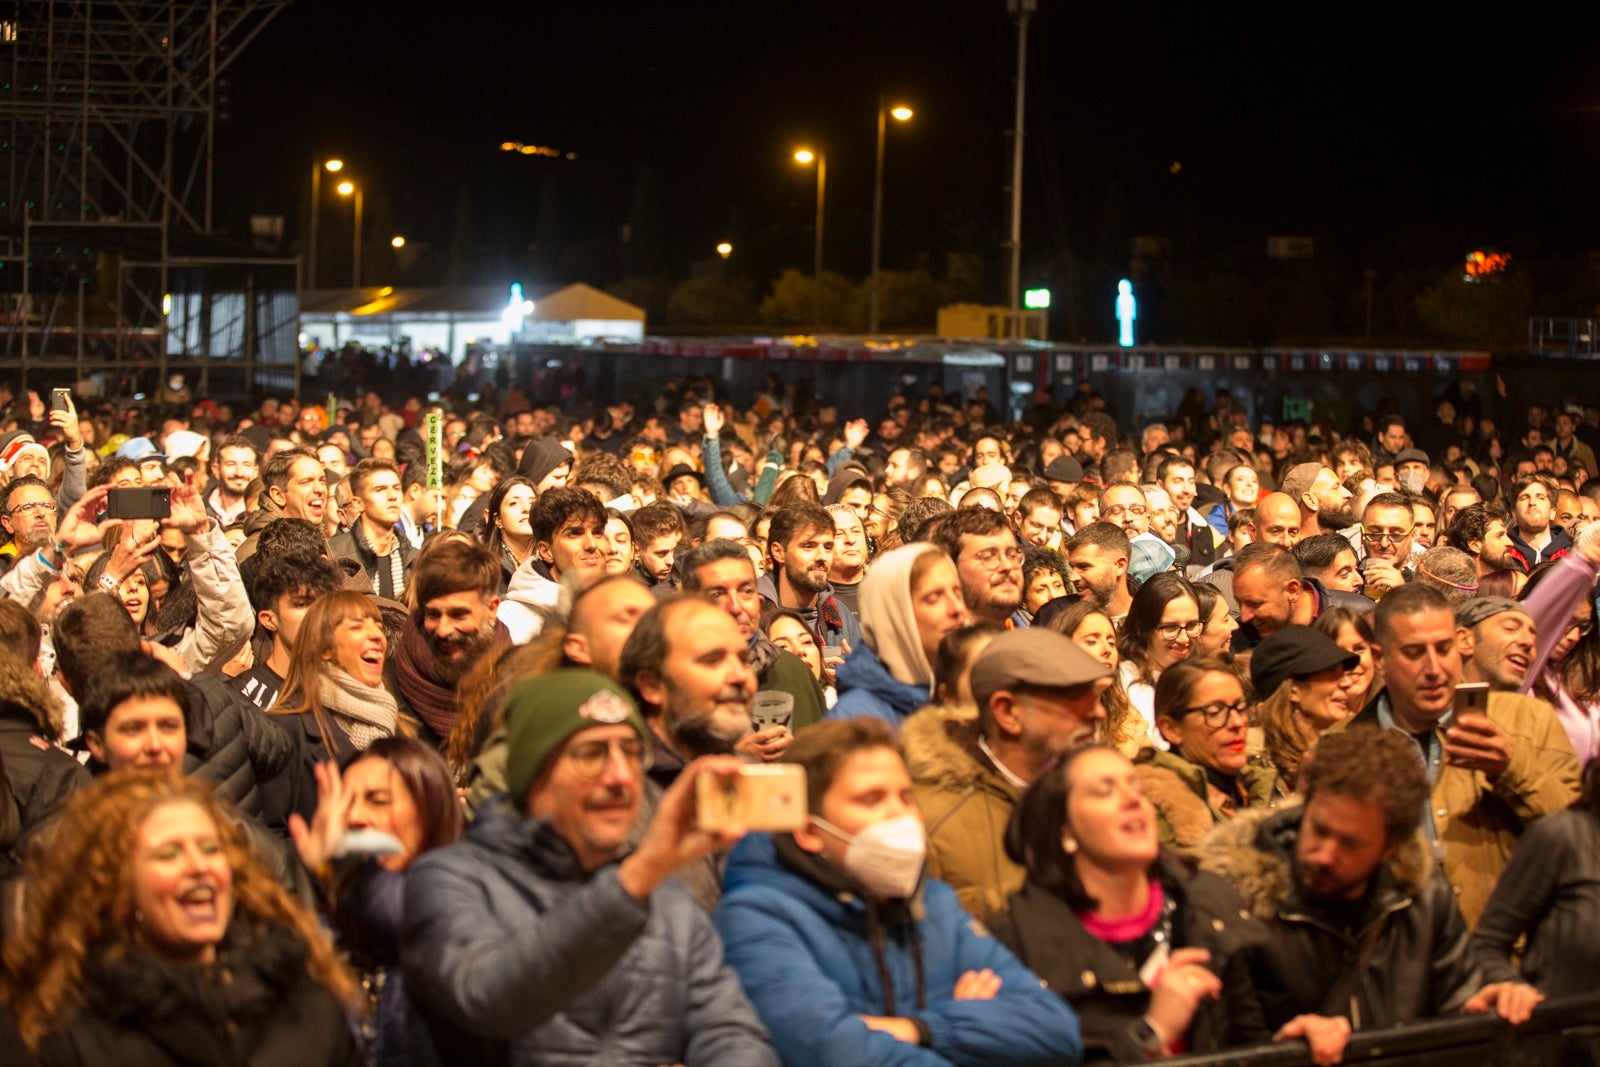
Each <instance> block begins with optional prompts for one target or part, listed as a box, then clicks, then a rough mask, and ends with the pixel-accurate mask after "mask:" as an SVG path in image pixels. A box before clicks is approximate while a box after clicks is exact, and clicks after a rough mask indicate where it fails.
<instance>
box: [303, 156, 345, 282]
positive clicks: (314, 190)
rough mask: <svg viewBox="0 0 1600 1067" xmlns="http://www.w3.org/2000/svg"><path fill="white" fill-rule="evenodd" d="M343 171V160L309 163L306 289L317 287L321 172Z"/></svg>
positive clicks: (333, 172) (313, 161) (335, 172)
mask: <svg viewBox="0 0 1600 1067" xmlns="http://www.w3.org/2000/svg"><path fill="white" fill-rule="evenodd" d="M343 169H344V160H342V159H328V160H324V161H323V162H322V163H321V164H320V165H319V164H318V163H317V161H316V160H312V161H311V236H310V239H309V240H308V241H307V242H306V243H307V245H308V246H309V247H308V248H307V249H306V288H307V289H315V288H316V287H317V212H318V209H319V208H321V207H322V172H323V171H327V172H328V173H329V174H337V173H339V172H340V171H341V170H343Z"/></svg>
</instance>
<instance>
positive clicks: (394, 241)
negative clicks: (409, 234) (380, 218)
mask: <svg viewBox="0 0 1600 1067" xmlns="http://www.w3.org/2000/svg"><path fill="white" fill-rule="evenodd" d="M389 246H390V247H391V248H404V247H405V246H406V239H405V238H404V237H401V236H400V235H399V234H396V235H395V236H393V237H391V238H389Z"/></svg>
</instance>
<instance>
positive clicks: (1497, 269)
mask: <svg viewBox="0 0 1600 1067" xmlns="http://www.w3.org/2000/svg"><path fill="white" fill-rule="evenodd" d="M1510 265H1511V253H1509V252H1468V253H1467V275H1466V280H1467V281H1475V280H1477V279H1479V278H1483V277H1487V276H1488V275H1490V274H1503V273H1505V271H1506V269H1507V268H1508V267H1509V266H1510Z"/></svg>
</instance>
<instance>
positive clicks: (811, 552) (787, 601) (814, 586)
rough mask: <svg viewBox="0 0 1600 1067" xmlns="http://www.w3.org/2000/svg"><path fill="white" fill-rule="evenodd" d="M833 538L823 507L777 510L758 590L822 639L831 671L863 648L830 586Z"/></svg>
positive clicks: (857, 628)
mask: <svg viewBox="0 0 1600 1067" xmlns="http://www.w3.org/2000/svg"><path fill="white" fill-rule="evenodd" d="M836 536H837V527H835V525H834V522H833V516H832V515H830V514H828V509H827V508H824V507H823V506H822V505H821V504H811V503H798V504H790V505H789V506H788V507H786V508H783V509H781V510H779V512H778V513H777V514H776V515H774V516H773V517H772V523H771V524H770V525H769V526H768V527H767V555H768V557H769V558H770V559H771V560H772V569H771V570H769V571H768V572H767V573H766V574H765V575H763V576H762V578H761V581H760V582H758V583H757V585H756V589H757V590H758V591H759V592H760V593H761V596H762V597H763V598H764V599H765V600H767V601H768V602H770V603H772V604H776V605H777V606H778V607H780V608H791V609H793V610H794V611H797V612H799V613H800V617H801V618H802V619H804V620H805V622H806V625H807V626H809V627H811V628H812V629H813V630H814V631H816V633H817V634H818V636H820V637H821V638H822V645H823V651H822V654H823V657H824V658H825V659H827V660H828V661H829V662H830V664H831V665H832V666H835V667H837V666H838V665H839V662H840V661H842V660H843V659H844V657H845V656H847V655H849V654H850V650H851V649H852V648H855V647H857V646H858V645H860V644H861V624H860V623H858V622H857V621H856V617H855V613H854V612H852V611H851V610H850V609H849V608H847V607H845V606H844V604H843V603H841V602H840V600H839V598H838V597H836V596H834V595H833V586H832V585H830V584H829V583H828V571H829V570H830V569H832V567H833V551H834V544H835V538H836ZM1018 580H1019V581H1020V577H1019V579H1018ZM1019 603H1020V598H1019Z"/></svg>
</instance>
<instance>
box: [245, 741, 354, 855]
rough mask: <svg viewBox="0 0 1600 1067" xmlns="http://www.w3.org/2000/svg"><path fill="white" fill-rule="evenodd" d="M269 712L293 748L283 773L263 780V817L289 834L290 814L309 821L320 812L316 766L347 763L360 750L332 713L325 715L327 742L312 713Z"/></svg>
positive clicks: (270, 824)
mask: <svg viewBox="0 0 1600 1067" xmlns="http://www.w3.org/2000/svg"><path fill="white" fill-rule="evenodd" d="M268 714H269V716H270V718H271V720H272V722H273V724H274V725H276V726H277V727H278V728H279V729H281V730H283V731H284V733H285V734H287V735H288V736H289V738H290V740H291V744H292V746H293V748H292V751H291V754H290V756H289V761H288V763H287V764H286V765H285V767H284V769H283V772H282V773H280V774H278V775H275V776H274V777H273V778H271V779H270V780H268V781H264V782H262V783H261V816H260V818H261V821H262V822H263V823H265V824H266V825H267V827H268V828H270V829H272V830H274V831H276V832H277V833H278V834H280V835H282V836H284V837H287V836H288V833H289V830H288V826H289V816H290V815H293V814H297V813H298V814H299V815H300V816H301V817H302V818H303V819H305V820H306V822H307V824H309V823H310V822H311V819H312V817H313V816H314V815H315V814H316V813H317V774H316V765H317V764H319V763H326V762H329V761H330V760H331V761H332V762H334V763H336V764H339V765H340V766H344V764H345V761H346V760H349V759H353V758H354V757H355V755H356V753H357V752H358V751H359V749H357V748H356V746H355V744H354V742H352V741H351V740H350V737H349V735H347V734H346V733H345V732H344V731H343V730H342V729H340V728H339V724H338V723H337V722H335V721H334V720H333V714H332V713H331V712H328V713H325V714H324V716H323V717H324V718H325V719H327V720H328V738H327V742H326V744H324V742H323V737H322V731H321V730H319V729H318V728H317V719H316V716H314V715H312V714H311V712H309V711H297V712H294V713H292V714H287V715H278V714H273V713H268ZM330 750H331V751H330Z"/></svg>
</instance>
